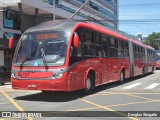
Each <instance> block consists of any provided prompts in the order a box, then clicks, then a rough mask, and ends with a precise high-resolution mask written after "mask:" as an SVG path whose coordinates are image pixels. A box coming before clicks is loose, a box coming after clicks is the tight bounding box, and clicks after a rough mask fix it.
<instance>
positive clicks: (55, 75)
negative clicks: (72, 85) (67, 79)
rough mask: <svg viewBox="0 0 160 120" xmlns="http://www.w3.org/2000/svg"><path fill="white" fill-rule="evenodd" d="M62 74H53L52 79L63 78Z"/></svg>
mask: <svg viewBox="0 0 160 120" xmlns="http://www.w3.org/2000/svg"><path fill="white" fill-rule="evenodd" d="M63 74H64V73H57V74H54V75H53V77H54V78H61V77H63Z"/></svg>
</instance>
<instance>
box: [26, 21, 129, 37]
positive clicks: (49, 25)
mask: <svg viewBox="0 0 160 120" xmlns="http://www.w3.org/2000/svg"><path fill="white" fill-rule="evenodd" d="M79 27H84V28H88V29H91V30H95V31H97V32H101V33H104V34H107V35H109V36H112V37H116V38H119V39H123V40H128V38H127V37H124V36H122V35H120V34H118V33H116V32H113V31H112V30H109V29H107V28H104V27H102V26H99V25H96V24H93V23H90V22H80V21H66V20H55V21H47V22H43V23H41V24H39V25H37V26H34V27H31V28H29V29H27V30H26V31H25V32H36V31H43V30H56V29H58V30H64V29H65V30H71V31H72V30H76V29H77V28H79Z"/></svg>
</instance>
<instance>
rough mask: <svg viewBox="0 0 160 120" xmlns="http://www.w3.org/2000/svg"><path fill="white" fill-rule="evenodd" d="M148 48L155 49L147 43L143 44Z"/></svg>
mask: <svg viewBox="0 0 160 120" xmlns="http://www.w3.org/2000/svg"><path fill="white" fill-rule="evenodd" d="M145 46H146V47H147V48H148V49H151V50H155V49H154V48H153V47H151V46H149V45H145Z"/></svg>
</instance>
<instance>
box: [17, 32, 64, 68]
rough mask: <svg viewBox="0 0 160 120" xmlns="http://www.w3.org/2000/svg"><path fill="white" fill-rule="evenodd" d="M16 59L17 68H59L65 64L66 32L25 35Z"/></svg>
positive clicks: (19, 45) (21, 40)
mask: <svg viewBox="0 0 160 120" xmlns="http://www.w3.org/2000/svg"><path fill="white" fill-rule="evenodd" d="M17 49H18V50H17V52H16V55H15V58H14V65H15V66H48V65H49V66H58V65H63V64H64V63H65V58H66V51H67V37H66V36H65V32H64V31H49V32H44V31H43V32H33V33H26V34H24V35H23V36H22V37H21V39H20V42H19V44H18V48H17Z"/></svg>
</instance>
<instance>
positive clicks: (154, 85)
mask: <svg viewBox="0 0 160 120" xmlns="http://www.w3.org/2000/svg"><path fill="white" fill-rule="evenodd" d="M159 84H160V83H153V84H151V85H149V86H148V87H146V88H144V89H153V88H155V87H157V86H158V85H159Z"/></svg>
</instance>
